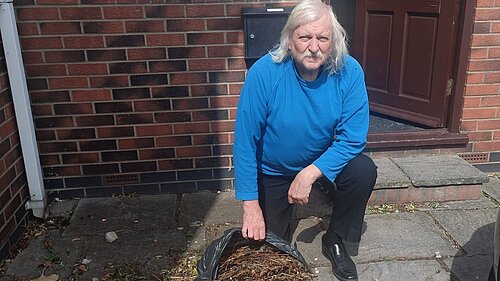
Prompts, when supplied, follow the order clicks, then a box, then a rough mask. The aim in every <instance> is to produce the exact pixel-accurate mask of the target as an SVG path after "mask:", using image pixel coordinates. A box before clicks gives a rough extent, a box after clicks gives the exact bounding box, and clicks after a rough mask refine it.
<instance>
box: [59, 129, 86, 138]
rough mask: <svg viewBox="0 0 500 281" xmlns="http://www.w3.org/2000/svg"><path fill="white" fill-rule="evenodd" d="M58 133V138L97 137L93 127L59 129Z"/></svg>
mask: <svg viewBox="0 0 500 281" xmlns="http://www.w3.org/2000/svg"><path fill="white" fill-rule="evenodd" d="M56 133H57V139H58V140H81V139H95V131H94V129H91V128H86V129H66V130H57V132H56Z"/></svg>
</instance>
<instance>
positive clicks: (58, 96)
mask: <svg viewBox="0 0 500 281" xmlns="http://www.w3.org/2000/svg"><path fill="white" fill-rule="evenodd" d="M31 101H32V102H33V103H61V102H69V101H71V99H70V97H69V92H68V91H50V92H45V91H44V92H31Z"/></svg>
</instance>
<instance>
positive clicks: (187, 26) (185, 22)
mask: <svg viewBox="0 0 500 281" xmlns="http://www.w3.org/2000/svg"><path fill="white" fill-rule="evenodd" d="M204 30H206V28H205V20H202V19H176V20H167V31H168V32H179V31H204Z"/></svg>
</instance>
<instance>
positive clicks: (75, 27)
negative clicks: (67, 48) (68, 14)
mask: <svg viewBox="0 0 500 281" xmlns="http://www.w3.org/2000/svg"><path fill="white" fill-rule="evenodd" d="M40 30H41V32H42V34H49V35H52V34H80V33H82V31H81V26H80V23H79V22H42V23H40Z"/></svg>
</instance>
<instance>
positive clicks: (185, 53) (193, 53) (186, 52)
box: [167, 47, 205, 59]
mask: <svg viewBox="0 0 500 281" xmlns="http://www.w3.org/2000/svg"><path fill="white" fill-rule="evenodd" d="M167 50H168V57H169V58H171V59H183V58H204V57H205V47H180V48H168V49H167Z"/></svg>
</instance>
